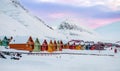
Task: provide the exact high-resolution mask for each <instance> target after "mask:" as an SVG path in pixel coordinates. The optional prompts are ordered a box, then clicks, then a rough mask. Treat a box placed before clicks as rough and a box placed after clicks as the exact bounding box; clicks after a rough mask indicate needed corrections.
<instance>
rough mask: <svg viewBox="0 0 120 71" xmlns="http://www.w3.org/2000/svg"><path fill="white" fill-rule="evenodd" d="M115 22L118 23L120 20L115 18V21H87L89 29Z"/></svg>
mask: <svg viewBox="0 0 120 71" xmlns="http://www.w3.org/2000/svg"><path fill="white" fill-rule="evenodd" d="M115 21H120V18H117V19H116V18H115V19H93V20H91V19H90V21H89V23H90V24H88V25H89V26H90V27H92V28H98V27H102V26H105V25H107V24H111V23H112V22H115Z"/></svg>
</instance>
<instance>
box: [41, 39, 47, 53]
mask: <svg viewBox="0 0 120 71" xmlns="http://www.w3.org/2000/svg"><path fill="white" fill-rule="evenodd" d="M47 50H48V44H47V41H46V40H44V42H43V43H42V46H41V51H47Z"/></svg>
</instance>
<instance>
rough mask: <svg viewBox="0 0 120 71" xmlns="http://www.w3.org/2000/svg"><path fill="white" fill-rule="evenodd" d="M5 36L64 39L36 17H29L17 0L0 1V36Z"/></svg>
mask: <svg viewBox="0 0 120 71" xmlns="http://www.w3.org/2000/svg"><path fill="white" fill-rule="evenodd" d="M5 35H6V36H33V37H39V38H43V39H44V38H50V39H62V38H66V37H65V36H64V35H62V34H59V33H57V32H56V31H55V30H53V29H52V28H51V27H50V26H48V25H47V24H45V23H44V21H42V20H41V19H39V18H38V17H36V16H33V15H31V14H30V13H29V11H28V10H27V9H25V8H24V7H23V6H22V5H21V4H20V2H19V0H0V36H5ZM56 35H57V36H56Z"/></svg>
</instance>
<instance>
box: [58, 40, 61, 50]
mask: <svg viewBox="0 0 120 71" xmlns="http://www.w3.org/2000/svg"><path fill="white" fill-rule="evenodd" d="M57 51H62V48H61V44H60V42H59V41H57Z"/></svg>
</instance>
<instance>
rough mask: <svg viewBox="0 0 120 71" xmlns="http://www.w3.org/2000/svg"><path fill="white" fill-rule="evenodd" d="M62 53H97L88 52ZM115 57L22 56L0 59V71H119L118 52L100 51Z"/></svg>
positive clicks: (119, 54) (119, 56)
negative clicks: (16, 58) (14, 58)
mask: <svg viewBox="0 0 120 71" xmlns="http://www.w3.org/2000/svg"><path fill="white" fill-rule="evenodd" d="M63 52H82V53H99V51H89V50H83V51H82V50H81V51H80V50H78V51H77V50H64V51H63ZM100 53H103V54H110V53H111V54H114V55H115V56H93V55H67V54H66V55H25V54H23V55H22V58H21V59H20V60H11V59H0V70H1V71H120V67H119V66H120V52H119V53H117V54H115V53H114V52H113V51H110V50H105V51H101V52H100Z"/></svg>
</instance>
